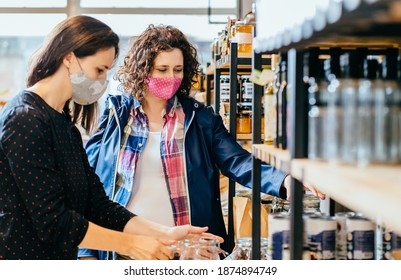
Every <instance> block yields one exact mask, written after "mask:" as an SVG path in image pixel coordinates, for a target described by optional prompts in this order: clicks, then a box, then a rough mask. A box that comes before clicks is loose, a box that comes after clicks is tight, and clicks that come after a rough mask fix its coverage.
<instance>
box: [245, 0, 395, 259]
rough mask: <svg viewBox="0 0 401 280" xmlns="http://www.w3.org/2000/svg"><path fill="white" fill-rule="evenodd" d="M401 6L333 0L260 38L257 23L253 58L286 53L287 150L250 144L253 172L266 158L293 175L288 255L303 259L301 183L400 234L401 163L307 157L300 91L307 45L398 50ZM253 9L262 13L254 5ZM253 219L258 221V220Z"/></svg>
mask: <svg viewBox="0 0 401 280" xmlns="http://www.w3.org/2000/svg"><path fill="white" fill-rule="evenodd" d="M257 4H258V3H257ZM400 8H401V3H400V2H399V1H395V0H387V1H386V0H369V1H367V0H365V1H352V0H343V1H338V0H331V1H330V2H329V5H328V6H327V8H326V9H325V10H317V12H316V14H315V16H314V17H312V18H308V19H305V20H304V21H303V22H302V23H301V24H299V25H298V26H295V27H294V26H291V27H289V28H288V29H285V30H284V31H283V32H279V33H277V34H276V35H274V36H264V34H263V28H262V27H261V26H259V25H258V30H261V32H260V33H258V34H257V36H256V38H254V52H255V54H254V59H256V60H258V59H259V57H260V55H261V54H265V53H286V54H287V55H288V85H289V88H288V95H289V97H290V100H289V102H290V106H291V107H290V112H291V120H290V126H291V128H290V131H291V133H290V134H291V138H290V139H289V142H290V145H289V151H282V150H279V149H276V148H273V147H268V146H265V145H259V144H258V143H254V145H253V147H252V151H253V155H254V158H255V168H254V172H260V161H266V162H268V163H271V164H272V165H274V166H276V167H277V168H280V169H283V170H284V171H287V172H289V173H290V174H291V176H292V178H293V179H292V194H291V197H292V200H291V209H292V212H291V213H292V214H291V237H290V247H291V259H301V258H302V244H300V243H302V242H299V240H302V237H303V231H302V229H303V221H302V198H303V191H302V183H307V184H312V185H314V186H316V187H317V188H318V189H319V190H321V191H322V192H324V193H326V194H327V195H329V196H330V197H331V198H333V199H334V200H335V201H337V202H339V203H341V204H343V205H345V206H347V207H349V208H350V209H353V210H354V211H359V212H363V213H364V214H365V215H366V216H368V217H370V218H371V219H373V220H375V219H376V218H377V217H378V216H379V217H380V218H381V219H382V221H383V222H384V223H385V224H386V225H387V226H388V227H390V228H392V229H394V231H395V232H396V233H398V234H401V222H400V220H399V218H398V217H397V216H398V212H399V211H400V210H401V172H400V171H401V165H369V166H367V167H365V168H363V169H359V168H358V167H355V166H350V165H344V164H332V163H328V162H322V161H317V160H309V159H307V143H308V139H307V133H308V126H307V113H308V112H307V106H308V105H307V104H308V103H307V95H306V94H302V93H304V84H303V83H304V82H303V71H304V69H303V66H304V60H303V54H304V53H305V52H306V51H308V49H309V48H312V47H318V48H322V49H325V48H328V47H342V48H356V47H368V48H373V49H376V48H390V47H391V48H399V47H400V43H401V36H400V35H401V20H400V17H401V13H400V12H399V11H400ZM256 9H257V12H258V13H260V14H263V11H260V10H258V6H257V7H256ZM257 24H258V23H257ZM256 64H257V62H256ZM255 133H258V131H255ZM294 139H296V141H295V140H294ZM254 177H255V182H253V186H257V184H258V183H260V178H258V176H257V175H255V176H254ZM256 191H257V189H255V192H256ZM254 197H255V200H253V204H257V203H258V202H259V201H258V200H257V198H256V196H254ZM256 213H257V212H256ZM253 222H254V223H257V219H255V221H253ZM254 228H255V229H257V228H258V227H257V225H253V229H254ZM253 237H254V236H253ZM255 237H257V236H256V235H255ZM254 240H256V242H255V241H254V242H253V243H258V242H257V241H258V240H259V239H258V238H256V239H254ZM297 241H298V242H297ZM258 246H259V244H253V249H254V250H256V249H258V248H259V247H258ZM255 257H257V256H255Z"/></svg>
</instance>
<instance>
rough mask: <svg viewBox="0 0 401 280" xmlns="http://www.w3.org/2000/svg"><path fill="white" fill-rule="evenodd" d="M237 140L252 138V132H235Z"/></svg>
mask: <svg viewBox="0 0 401 280" xmlns="http://www.w3.org/2000/svg"><path fill="white" fill-rule="evenodd" d="M236 137H237V140H252V133H237V136H236ZM263 137H264V135H261V136H260V138H261V139H263Z"/></svg>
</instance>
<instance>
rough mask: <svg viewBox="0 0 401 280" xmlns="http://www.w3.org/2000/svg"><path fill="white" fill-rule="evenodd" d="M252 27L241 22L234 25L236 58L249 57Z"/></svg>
mask: <svg viewBox="0 0 401 280" xmlns="http://www.w3.org/2000/svg"><path fill="white" fill-rule="evenodd" d="M252 31H253V25H251V24H245V23H244V22H243V21H237V22H236V23H235V38H236V41H237V43H238V56H250V55H251V54H252Z"/></svg>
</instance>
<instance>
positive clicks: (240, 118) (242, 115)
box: [237, 112, 251, 134]
mask: <svg viewBox="0 0 401 280" xmlns="http://www.w3.org/2000/svg"><path fill="white" fill-rule="evenodd" d="M237 133H241V134H245V133H251V115H250V114H249V113H247V112H239V113H238V114H237Z"/></svg>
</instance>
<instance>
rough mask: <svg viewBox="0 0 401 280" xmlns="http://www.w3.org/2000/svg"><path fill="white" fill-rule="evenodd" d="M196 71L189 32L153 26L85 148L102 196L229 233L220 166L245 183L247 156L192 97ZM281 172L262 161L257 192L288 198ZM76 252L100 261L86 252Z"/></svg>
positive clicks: (148, 213)
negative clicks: (221, 186) (102, 184)
mask: <svg viewBox="0 0 401 280" xmlns="http://www.w3.org/2000/svg"><path fill="white" fill-rule="evenodd" d="M198 74H199V63H198V60H197V51H196V49H195V48H194V46H193V45H192V44H191V43H190V42H189V41H188V39H187V38H186V36H185V35H184V34H183V33H182V32H181V31H180V30H178V29H177V28H174V27H172V26H163V25H160V26H153V25H150V26H149V27H148V28H147V29H146V30H145V31H144V32H143V33H142V34H141V35H140V36H139V37H138V38H137V39H136V40H135V42H134V43H133V44H132V46H131V48H130V49H129V51H128V53H127V55H126V57H125V60H124V64H123V65H122V66H121V67H120V69H119V71H118V72H117V75H116V76H117V79H118V80H119V81H120V82H121V87H122V90H123V91H124V92H126V93H128V94H121V95H116V96H110V97H109V98H108V100H107V103H106V110H105V112H104V114H103V116H102V118H101V122H100V125H99V128H98V132H97V133H95V134H94V135H93V136H92V137H91V138H90V139H89V141H88V143H87V145H86V147H85V148H86V151H87V154H88V158H89V162H90V164H91V165H92V166H93V167H94V168H95V171H96V173H97V174H98V175H99V177H100V179H101V180H102V182H103V183H104V186H105V190H106V193H107V194H108V195H109V196H110V197H111V198H113V199H114V200H115V201H117V202H118V203H120V204H121V205H123V206H125V207H127V209H129V210H131V211H133V212H135V213H138V214H139V215H141V216H143V217H146V218H148V219H149V220H152V221H155V222H158V223H162V224H164V225H168V226H179V225H187V224H192V225H197V226H208V227H209V230H210V232H211V233H214V234H216V235H218V236H222V237H226V236H227V233H226V229H225V225H224V220H223V215H222V211H221V203H220V189H219V187H218V181H219V175H220V171H221V172H222V173H223V174H224V175H226V176H227V177H229V178H231V179H233V180H235V181H236V182H238V183H240V184H242V185H244V186H246V187H250V186H251V173H252V155H251V154H250V153H249V152H247V151H246V150H244V149H243V148H242V147H241V146H240V145H239V144H238V143H237V142H236V141H235V140H234V138H233V137H232V136H231V135H230V134H229V133H228V131H227V130H226V129H225V127H224V125H223V122H222V119H221V117H220V116H219V115H217V114H215V113H214V112H213V110H212V109H211V108H210V107H206V106H204V105H203V104H201V103H199V102H197V101H195V100H194V99H193V98H191V97H189V94H190V89H191V86H192V85H193V83H194V82H195V80H194V78H195V76H196V75H198ZM286 176H287V174H284V173H282V172H280V171H279V170H276V169H274V168H273V167H271V166H269V165H266V164H263V165H262V191H263V192H265V193H268V194H272V195H275V196H283V197H285V196H286V188H287V186H288V178H289V177H287V179H286V180H284V179H285V178H286ZM284 181H286V183H285V184H284ZM314 191H315V190H314ZM315 192H316V191H315ZM224 245H225V244H223V246H224ZM224 248H225V247H224ZM225 249H228V250H230V249H232V248H225ZM79 255H80V256H81V257H90V256H92V257H95V258H103V255H102V254H98V252H94V251H91V250H84V249H81V250H80V252H79Z"/></svg>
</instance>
